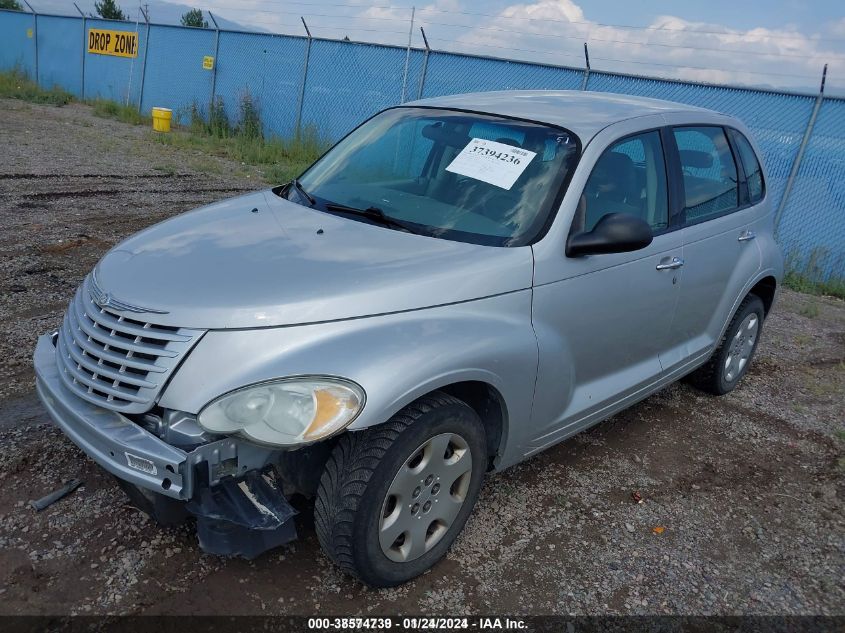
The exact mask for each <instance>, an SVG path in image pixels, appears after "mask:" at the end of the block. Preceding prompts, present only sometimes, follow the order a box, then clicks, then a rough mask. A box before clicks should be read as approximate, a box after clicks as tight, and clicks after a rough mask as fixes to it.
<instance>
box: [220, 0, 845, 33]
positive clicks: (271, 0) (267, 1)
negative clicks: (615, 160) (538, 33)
mask: <svg viewBox="0 0 845 633" xmlns="http://www.w3.org/2000/svg"><path fill="white" fill-rule="evenodd" d="M262 4H263V5H276V6H279V7H283V6H287V5H294V6H310V7H313V6H314V2H300V1H296V2H288V1H287V0H262ZM319 6H320V7H332V8H347V9H388V10H395V11H408V12H410V11H411V9H412V7H411V6H400V5H394V4H373V3H370V2H366V3H360V4H359V3H328V4H324V3H320V4H319ZM226 9H227V10H228V9H229V8H228V7H227V8H226ZM238 10H242V11H257V10H255V9H238ZM271 13H275V12H274V11H271ZM416 13H417V15H418V16H419V15H421V14H423V13H438V14H443V15H465V16H471V17H485V18H493V19H500V20H502V19H503V20H522V21H527V22H542V23H549V22H552V23H556V24H574V25H579V26H587V27H598V28H616V29H627V30H641V31H660V32H671V33H683V34H703V35H721V36H728V37H743V36H747V35H748V31H746V32H742V31H736V30H733V31H732V30H727V29H726V30H709V29H693V28H673V27H668V26H639V25H634V24H613V23H604V22H591V21H584V20H562V19H559V18H531V17H523V16H516V15H502V14H496V13H484V12H477V11H458V10H454V9H439V8H437V7H419V8H417V9H416ZM315 15H317V14H315ZM323 17H341V18H347V17H353V16H351V15H338V16H331V15H324V16H323ZM365 17H366V19H372V20H397V21H402V20H403V19H402V18H389V17H385V16H365ZM405 21H407V20H405ZM464 26H467V27H470V26H472V27H473V28H477V27H475V25H464ZM768 31H769V29H767V33H766V37H767V38H769V39H785V40H810V41H813V42H840V43H845V38H842V37H815V36H809V35H804V34H799V35H784V34H777V33H771V32H768Z"/></svg>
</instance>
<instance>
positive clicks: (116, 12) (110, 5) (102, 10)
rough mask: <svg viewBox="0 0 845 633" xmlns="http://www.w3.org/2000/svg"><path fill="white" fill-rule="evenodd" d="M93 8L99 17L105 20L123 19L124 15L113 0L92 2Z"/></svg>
mask: <svg viewBox="0 0 845 633" xmlns="http://www.w3.org/2000/svg"><path fill="white" fill-rule="evenodd" d="M94 10H95V11H96V12H97V15H99V16H100V17H101V18H105V19H106V20H125V19H126V15H125V14H124V13H123V11H121V10H120V7H119V6H118V4H117V2H115V1H114V0H102V1H101V2H95V3H94Z"/></svg>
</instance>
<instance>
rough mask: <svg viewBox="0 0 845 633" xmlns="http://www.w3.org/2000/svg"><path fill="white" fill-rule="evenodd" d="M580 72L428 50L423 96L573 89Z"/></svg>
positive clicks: (577, 81) (580, 75)
mask: <svg viewBox="0 0 845 633" xmlns="http://www.w3.org/2000/svg"><path fill="white" fill-rule="evenodd" d="M583 80H584V72H583V71H581V70H576V69H574V68H559V67H556V66H544V65H540V64H528V63H524V62H512V61H504V60H499V59H483V58H480V57H470V56H466V55H455V54H452V53H440V52H432V53H431V57H430V58H429V60H428V72H427V73H426V78H425V90H424V91H423V93H424V96H425V97H439V96H441V95H451V94H459V93H461V92H486V91H490V90H531V89H533V90H577V89H578V88H580V87H581V82H582V81H583Z"/></svg>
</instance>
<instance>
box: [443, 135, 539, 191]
mask: <svg viewBox="0 0 845 633" xmlns="http://www.w3.org/2000/svg"><path fill="white" fill-rule="evenodd" d="M536 155H537V154H536V153H535V152H529V151H528V150H526V149H522V148H519V147H513V146H512V145H507V144H505V143H497V142H496V141H487V140H485V139H483V138H474V139H472V140H471V141H470V142H469V144H468V145H467V146H466V147H465V148H463V149H462V150H461V153H460V154H458V155H457V156H455V160H453V161H452V162H451V163H449V166H448V167H447V168H446V171H450V172H452V173H453V174H460V175H461V176H469V177H470V178H474V179H475V180H481V181H482V182H486V183H488V184H491V185H495V186H497V187H501V188H502V189H510V188H511V187H513V183H515V182H516V179H517V178H519V177H520V176H521V175H522V172H524V171H525V168H526V167H528V163H530V162H531V161H532V159H533V158H534V157H535V156H536Z"/></svg>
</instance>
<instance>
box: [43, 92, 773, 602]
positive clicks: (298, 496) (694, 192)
mask: <svg viewBox="0 0 845 633" xmlns="http://www.w3.org/2000/svg"><path fill="white" fill-rule="evenodd" d="M782 271H783V262H782V256H781V253H780V251H779V249H778V247H777V245H776V244H775V241H774V239H773V230H772V208H771V203H770V199H769V197H768V196H767V193H766V173H765V170H764V168H763V166H762V164H761V161H760V159H759V152H758V151H757V150H756V149H755V147H754V144H753V142H752V141H751V140H750V136H749V134H748V131H747V130H746V128H745V126H744V125H743V124H742V123H741V122H740V121H737V120H736V119H734V118H731V117H729V116H725V115H722V114H717V113H715V112H711V111H708V110H703V109H699V108H691V107H687V106H683V105H679V104H676V103H670V102H665V101H656V100H650V99H642V98H635V97H628V96H621V95H610V94H600V93H589V92H493V93H483V94H470V95H457V96H449V97H440V98H435V99H428V100H424V101H418V102H415V103H411V104H406V105H403V106H400V107H395V108H390V109H387V110H385V111H383V112H381V113H379V114H377V115H376V116H374V117H372V118H371V119H369V120H368V121H366V122H364V123H363V124H362V125H361V126H360V127H358V128H357V129H355V130H354V131H352V132H351V133H350V134H349V135H348V136H346V138H344V139H343V140H341V141H340V142H339V143H338V144H337V145H335V146H334V147H333V148H332V149H331V150H329V151H328V152H327V153H326V154H325V155H324V156H323V157H322V158H320V159H319V160H318V161H317V162H315V163H314V164H313V165H312V166H311V167H310V168H309V169H308V170H306V171H305V173H303V174H302V175H301V176H300V177H299V178H298V179H296V180H294V181H292V182H291V183H288V184H287V185H284V186H280V187H276V188H274V189H271V190H267V191H259V192H256V193H253V194H250V195H247V196H243V197H239V198H234V199H231V200H226V201H223V202H220V203H218V204H213V205H210V206H207V207H204V208H201V209H198V210H196V211H193V212H191V213H186V214H184V215H181V216H179V217H175V218H172V219H170V220H167V221H165V222H163V223H161V224H158V225H156V226H153V227H151V228H148V229H146V230H145V231H142V232H140V233H138V234H137V235H134V236H132V237H130V238H129V239H127V240H125V241H124V242H122V243H121V244H119V245H118V246H116V247H115V248H114V249H112V250H111V251H110V252H109V253H108V254H106V256H105V257H104V258H103V259H102V260H101V261H100V262H99V263H98V264H97V266H96V267H95V269H94V270H93V271H92V272H91V274H90V275H89V276H88V277H87V278H86V279H85V281H84V282H83V284H82V286H81V287H80V288H79V289H78V291H77V292H76V296H75V297H74V298H73V300H72V301H71V303H70V306H69V308H68V311H67V314H66V316H65V319H64V323H63V324H62V327H61V328H60V329H59V330H58V331H57V332H54V333H53V334H51V335H45V336H42V337H41V338H40V339H39V340H38V344H37V347H36V350H35V369H36V372H37V389H38V393H39V395H40V397H41V400H42V401H43V403H44V405H45V406H46V408H47V410H48V411H49V413H50V415H51V416H52V418H53V420H55V422H56V424H58V425H59V426H60V427H61V428H62V429H63V430H64V432H65V433H66V434H67V435H68V437H70V439H71V440H73V441H74V442H75V443H76V444H78V445H79V446H80V447H81V448H82V450H83V451H85V452H86V453H87V454H88V455H89V456H90V457H91V458H92V459H94V460H95V461H97V462H98V463H99V464H100V465H101V466H102V467H103V468H105V469H106V470H108V471H109V472H111V473H113V474H114V475H115V476H116V477H117V478H118V480H119V481H120V483H121V485H122V486H123V487H124V489H125V490H126V491H127V493H128V494H129V496H130V497H131V498H132V500H133V501H134V502H135V503H136V504H138V505H140V506H141V507H142V508H144V509H145V510H146V511H148V512H149V513H150V514H152V515H153V516H155V517H156V518H158V519H159V520H160V521H163V522H171V521H181V520H183V519H185V518H187V517H190V516H192V517H195V518H196V522H197V532H198V536H199V541H200V544H201V545H202V547H203V548H204V549H205V550H207V551H209V552H214V553H218V554H223V555H241V556H246V557H254V556H257V555H258V554H260V553H261V552H263V551H265V550H266V549H268V548H271V547H275V546H277V545H280V544H282V543H285V542H287V541H290V540H291V539H293V538H295V537H296V530H295V527H294V521H293V518H292V517H293V515H294V514H296V512H297V511H307V509H308V508H310V507H311V506H310V505H309V504H308V502H307V499H309V498H310V499H314V501H313V512H314V518H315V525H316V532H317V536H318V538H319V540H320V543H321V545H322V547H323V549H324V551H325V552H326V554H327V555H328V556H329V558H331V559H332V560H333V561H334V562H335V563H336V564H337V565H338V566H340V567H341V568H342V569H343V570H345V571H346V572H349V573H351V574H354V575H355V576H357V577H358V578H360V579H361V580H363V581H364V582H366V583H368V584H370V585H373V586H390V585H396V584H399V583H402V582H404V581H407V580H408V579H410V578H413V577H414V576H417V575H418V574H420V573H422V572H423V571H425V570H426V569H428V568H429V567H431V566H432V565H434V564H435V563H436V562H437V561H438V560H439V559H440V558H441V557H442V556H443V555H444V554H445V553H446V550H447V549H448V548H449V546H450V545H451V544H452V542H453V541H454V540H455V537H456V536H457V535H458V533H459V532H460V531H461V529H462V528H463V526H464V524H465V523H466V521H467V518H468V516H469V514H470V512H471V510H472V507H473V505H474V504H475V501H476V499H477V497H478V494H479V489H480V487H481V484H482V479H483V478H484V475H485V473H486V472H488V471H491V470H502V469H504V468H507V467H508V466H511V465H513V464H516V463H517V462H519V461H521V460H524V459H526V458H527V457H530V456H531V455H533V454H535V453H537V452H539V451H542V450H543V449H545V448H547V447H549V446H552V445H554V444H556V443H557V442H560V441H562V440H565V439H566V438H568V437H570V436H572V435H574V434H575V433H578V432H580V431H583V430H584V429H586V428H588V427H590V426H592V425H594V424H596V423H598V422H600V421H601V420H603V419H605V418H607V417H609V416H611V415H613V414H615V413H617V412H618V411H621V410H622V409H624V408H626V407H629V406H631V405H632V404H634V403H635V402H638V401H640V400H642V399H643V398H645V397H647V396H648V395H649V394H652V393H654V392H655V391H657V390H658V389H660V388H661V387H664V386H666V385H668V384H669V383H671V382H673V381H676V380H678V379H680V378H682V377H685V376H686V377H688V379H689V380H690V381H691V382H692V383H693V384H695V385H697V386H698V387H700V388H701V389H703V390H705V391H707V392H710V393H713V394H724V393H727V392H729V391H731V390H732V389H734V388H735V387H736V385H737V383H738V381H739V380H740V379H741V378H742V376H743V375H744V374H745V373H746V372H747V371H748V367H749V363H750V361H751V359H752V356H753V354H754V350H755V348H756V346H757V344H758V342H759V340H760V334H761V330H762V326H763V322H764V319H765V317H766V315H767V313H768V312H769V310H770V309H771V307H772V303H773V302H774V300H775V295H776V292H777V289H778V285H779V282H780V279H781V275H782ZM303 499H304V500H306V501H303Z"/></svg>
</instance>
